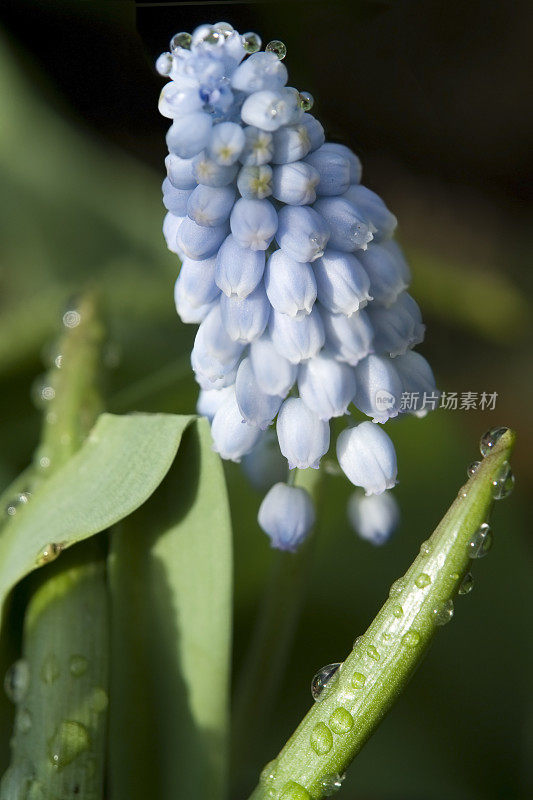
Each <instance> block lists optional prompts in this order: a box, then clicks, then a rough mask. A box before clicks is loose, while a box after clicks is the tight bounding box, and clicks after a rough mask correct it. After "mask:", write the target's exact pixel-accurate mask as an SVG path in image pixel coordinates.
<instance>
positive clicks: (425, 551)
mask: <svg viewBox="0 0 533 800" xmlns="http://www.w3.org/2000/svg"><path fill="white" fill-rule="evenodd" d="M430 553H431V543H430V542H429V540H428V541H426V542H422V544H421V545H420V554H421V555H423V556H429V554H430Z"/></svg>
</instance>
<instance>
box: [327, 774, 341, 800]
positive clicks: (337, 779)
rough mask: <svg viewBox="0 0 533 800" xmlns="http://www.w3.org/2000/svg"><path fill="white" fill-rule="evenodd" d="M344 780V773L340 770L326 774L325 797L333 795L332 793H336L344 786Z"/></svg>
mask: <svg viewBox="0 0 533 800" xmlns="http://www.w3.org/2000/svg"><path fill="white" fill-rule="evenodd" d="M343 780H344V775H339V773H338V772H336V773H334V774H333V775H326V777H325V778H324V779H323V781H322V789H323V791H324V797H331V795H333V794H336V793H337V792H338V791H339V789H340V788H341V787H342V782H343Z"/></svg>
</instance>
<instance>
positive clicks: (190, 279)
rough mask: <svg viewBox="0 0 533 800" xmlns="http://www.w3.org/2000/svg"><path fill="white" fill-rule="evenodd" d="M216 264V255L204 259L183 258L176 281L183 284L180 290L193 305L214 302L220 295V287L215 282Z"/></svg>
mask: <svg viewBox="0 0 533 800" xmlns="http://www.w3.org/2000/svg"><path fill="white" fill-rule="evenodd" d="M215 264H216V259H215V258H214V257H212V258H206V259H204V260H203V261H193V260H192V259H190V258H185V259H184V260H183V262H182V265H181V269H180V274H179V276H178V280H177V281H176V283H177V284H179V285H180V286H181V289H180V292H182V293H183V296H184V297H185V298H186V299H187V302H188V303H189V304H190V305H191V306H203V305H206V304H207V303H212V302H213V300H216V299H217V297H218V296H219V294H220V289H219V288H218V286H217V285H216V283H215Z"/></svg>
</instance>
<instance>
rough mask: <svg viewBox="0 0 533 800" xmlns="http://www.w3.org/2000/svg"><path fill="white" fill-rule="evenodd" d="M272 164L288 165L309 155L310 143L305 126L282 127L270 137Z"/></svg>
mask: <svg viewBox="0 0 533 800" xmlns="http://www.w3.org/2000/svg"><path fill="white" fill-rule="evenodd" d="M272 142H273V145H274V152H273V153H272V163H273V164H289V163H291V162H293V161H299V160H300V159H301V158H305V156H306V155H307V154H308V153H309V150H310V149H311V142H310V140H309V136H308V134H307V128H306V127H305V125H300V124H297V125H284V126H283V127H282V128H280V129H279V130H277V131H276V132H275V133H274V134H273V137H272Z"/></svg>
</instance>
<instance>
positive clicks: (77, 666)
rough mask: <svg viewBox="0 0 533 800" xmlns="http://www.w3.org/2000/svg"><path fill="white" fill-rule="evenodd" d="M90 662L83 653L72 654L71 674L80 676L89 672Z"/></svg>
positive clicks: (76, 676)
mask: <svg viewBox="0 0 533 800" xmlns="http://www.w3.org/2000/svg"><path fill="white" fill-rule="evenodd" d="M88 664H89V662H88V661H87V659H86V658H85V656H81V655H73V656H71V657H70V661H69V664H68V668H69V671H70V674H71V675H73V676H74V677H75V678H79V677H80V676H81V675H84V674H85V673H86V672H87V666H88Z"/></svg>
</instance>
